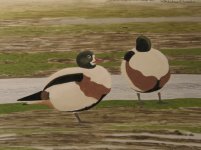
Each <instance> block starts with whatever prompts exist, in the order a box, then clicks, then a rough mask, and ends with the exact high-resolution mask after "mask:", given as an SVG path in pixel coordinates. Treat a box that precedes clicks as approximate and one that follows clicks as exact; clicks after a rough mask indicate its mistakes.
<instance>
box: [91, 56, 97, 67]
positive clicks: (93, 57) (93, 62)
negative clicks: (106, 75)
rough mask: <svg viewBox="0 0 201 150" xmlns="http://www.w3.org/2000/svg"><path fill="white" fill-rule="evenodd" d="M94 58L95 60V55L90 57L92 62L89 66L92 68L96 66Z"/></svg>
mask: <svg viewBox="0 0 201 150" xmlns="http://www.w3.org/2000/svg"><path fill="white" fill-rule="evenodd" d="M95 62H96V58H95V55H93V56H92V61H91V62H90V64H91V65H92V66H94V65H96V63H95Z"/></svg>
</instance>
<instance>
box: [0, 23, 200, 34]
mask: <svg viewBox="0 0 201 150" xmlns="http://www.w3.org/2000/svg"><path fill="white" fill-rule="evenodd" d="M91 32H95V33H107V32H122V33H127V32H137V33H192V32H201V23H191V22H189V23H187V22H186V23H179V22H178V23H172V22H164V23H125V24H102V25H55V26H32V25H27V26H6V27H1V28H0V37H4V38H5V37H10V36H14V37H16V36H21V37H24V36H25V37H27V36H31V37H32V36H34V37H38V36H50V35H51V36H58V35H66V34H80V33H91Z"/></svg>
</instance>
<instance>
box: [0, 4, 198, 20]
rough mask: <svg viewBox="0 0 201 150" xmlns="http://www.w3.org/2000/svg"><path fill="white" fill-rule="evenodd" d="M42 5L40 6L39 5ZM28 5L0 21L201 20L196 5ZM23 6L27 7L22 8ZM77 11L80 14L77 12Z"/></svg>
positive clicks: (7, 10)
mask: <svg viewBox="0 0 201 150" xmlns="http://www.w3.org/2000/svg"><path fill="white" fill-rule="evenodd" d="M41 4H42V3H41ZM32 5H33V6H31V5H30V4H29V5H28V4H24V6H23V5H21V6H19V5H17V4H16V5H15V4H13V5H11V6H9V7H8V8H7V7H6V6H5V8H4V9H3V8H2V9H1V11H0V19H30V18H31V19H39V18H46V17H48V18H51V17H84V18H103V17H161V16H162V17H165V16H167V17H168V16H200V14H201V9H200V4H199V3H198V4H197V5H193V6H191V5H182V4H180V5H175V6H174V5H167V4H165V5H147V6H146V5H137V4H129V5H124V4H110V3H107V4H104V5H92V4H83V3H79V4H78V3H75V4H72V5H70V4H68V3H66V4H65V3H64V4H59V3H58V4H52V5H51V3H50V4H48V3H47V4H45V5H37V4H35V5H34V3H32ZM25 6H26V7H25ZM78 10H79V11H78Z"/></svg>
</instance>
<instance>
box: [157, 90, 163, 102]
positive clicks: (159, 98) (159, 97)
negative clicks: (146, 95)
mask: <svg viewBox="0 0 201 150" xmlns="http://www.w3.org/2000/svg"><path fill="white" fill-rule="evenodd" d="M158 100H159V101H158V102H159V103H163V101H162V99H161V92H158Z"/></svg>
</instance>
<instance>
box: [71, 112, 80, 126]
mask: <svg viewBox="0 0 201 150" xmlns="http://www.w3.org/2000/svg"><path fill="white" fill-rule="evenodd" d="M73 114H74V115H75V118H76V119H77V121H78V122H79V123H81V122H82V121H81V119H80V117H79V115H78V113H76V112H74V113H73Z"/></svg>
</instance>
